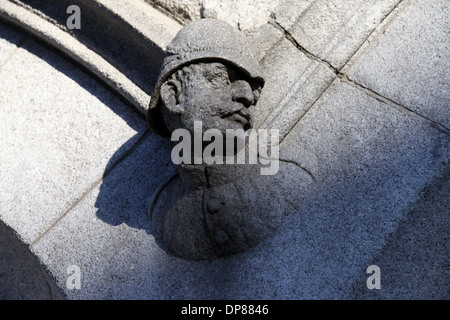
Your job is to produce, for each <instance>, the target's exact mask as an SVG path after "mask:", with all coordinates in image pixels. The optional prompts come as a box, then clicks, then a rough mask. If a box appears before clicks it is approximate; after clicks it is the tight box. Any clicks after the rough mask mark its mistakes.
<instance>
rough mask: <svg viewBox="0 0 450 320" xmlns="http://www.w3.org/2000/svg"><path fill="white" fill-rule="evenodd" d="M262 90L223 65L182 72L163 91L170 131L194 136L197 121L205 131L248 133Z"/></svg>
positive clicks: (167, 83)
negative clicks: (179, 131) (191, 133)
mask: <svg viewBox="0 0 450 320" xmlns="http://www.w3.org/2000/svg"><path fill="white" fill-rule="evenodd" d="M259 92H260V89H259V88H256V87H254V88H253V87H252V84H251V82H250V81H249V80H248V79H246V76H245V75H244V74H243V73H242V72H240V71H239V70H238V69H236V68H233V67H230V66H225V65H224V64H222V63H218V62H213V63H199V64H193V65H190V66H188V67H185V68H183V69H182V70H179V71H178V72H177V73H176V74H175V75H174V76H173V77H172V79H170V80H168V81H167V82H166V83H164V85H163V86H162V87H161V99H162V102H163V104H164V107H165V108H163V115H164V120H165V122H166V125H167V127H168V128H169V130H170V131H173V130H175V129H178V128H185V129H188V130H189V131H191V132H193V128H194V121H202V126H203V130H204V131H206V130H208V129H219V130H220V131H222V132H223V133H225V130H226V129H243V130H247V129H249V128H251V127H252V113H253V109H254V106H255V104H256V102H257V100H258V98H259Z"/></svg>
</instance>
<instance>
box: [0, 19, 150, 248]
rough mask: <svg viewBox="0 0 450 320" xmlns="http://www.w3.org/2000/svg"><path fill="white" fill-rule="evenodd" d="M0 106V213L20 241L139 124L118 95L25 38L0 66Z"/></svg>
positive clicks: (39, 228) (49, 218)
mask: <svg viewBox="0 0 450 320" xmlns="http://www.w3.org/2000/svg"><path fill="white" fill-rule="evenodd" d="M2 30H3V27H2ZM87 90H89V91H87ZM0 106H1V108H0V119H1V121H2V125H1V127H0V136H1V137H2V139H1V141H0V146H1V147H0V187H1V189H2V190H7V192H2V194H1V196H0V201H1V209H0V210H1V211H0V217H1V219H2V220H3V221H5V222H6V223H7V224H9V225H10V226H12V227H13V228H14V229H15V230H16V231H17V232H18V233H19V234H20V235H21V236H22V238H23V239H24V241H25V242H27V243H31V242H32V241H34V240H35V239H36V237H38V236H39V235H40V234H41V233H42V232H44V231H45V230H46V229H47V228H48V227H50V226H51V225H52V223H53V222H54V221H55V220H56V219H58V217H59V216H60V215H62V214H64V212H65V211H66V210H68V208H70V206H71V205H72V203H73V202H74V201H76V200H77V199H78V198H79V197H80V195H81V194H82V193H83V192H84V191H85V190H86V189H88V188H89V187H90V186H91V185H92V184H93V183H94V182H96V181H98V180H100V179H101V177H102V174H103V171H104V169H105V166H106V164H107V162H108V160H109V159H110V158H111V156H112V155H113V153H114V152H115V150H116V149H117V148H118V147H119V146H121V145H122V144H123V143H124V142H125V141H128V140H129V139H130V138H131V137H133V136H134V140H132V141H136V140H137V139H138V138H139V136H140V134H139V133H137V131H139V130H142V129H143V128H144V124H142V122H141V121H139V120H138V119H139V117H138V116H137V115H136V114H135V113H134V112H133V111H131V109H130V108H129V107H128V106H126V105H125V104H124V103H123V102H122V101H121V100H120V99H119V98H118V97H116V96H115V95H114V94H112V93H111V92H109V91H108V90H106V89H105V88H104V87H103V86H102V85H101V84H100V83H98V82H97V81H96V80H94V79H93V78H92V77H90V76H89V75H88V74H87V73H85V72H83V71H81V70H80V69H78V68H77V67H75V66H74V65H73V64H71V63H70V62H68V61H67V60H65V59H63V58H61V57H60V56H58V55H56V54H55V53H54V52H52V51H49V50H48V49H47V48H45V47H42V46H41V45H39V44H37V43H35V42H34V41H32V40H26V41H25V42H24V43H23V44H22V46H21V48H20V49H19V50H17V51H16V52H15V54H14V55H13V56H12V57H11V58H10V59H9V60H8V62H7V63H6V64H4V65H3V66H2V68H1V69H0ZM131 145H132V143H131V144H130V146H129V147H131ZM120 156H121V155H120V154H118V155H117V157H118V158H120ZM118 158H116V160H117V159H118Z"/></svg>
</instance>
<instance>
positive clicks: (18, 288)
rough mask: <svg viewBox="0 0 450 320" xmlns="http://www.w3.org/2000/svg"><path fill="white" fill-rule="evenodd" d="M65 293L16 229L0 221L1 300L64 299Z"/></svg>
mask: <svg viewBox="0 0 450 320" xmlns="http://www.w3.org/2000/svg"><path fill="white" fill-rule="evenodd" d="M62 299H65V297H64V294H63V293H62V291H61V290H60V289H59V288H58V286H57V285H56V281H55V280H54V279H53V278H52V277H51V276H50V275H49V273H47V271H46V270H45V268H44V267H43V266H42V265H41V264H40V263H39V260H38V259H37V258H36V257H35V256H34V254H33V253H32V252H31V251H30V250H29V249H28V246H27V245H26V244H25V243H23V242H22V241H21V240H20V239H19V237H18V235H17V234H16V232H15V231H14V230H13V229H11V228H10V227H8V226H7V225H6V224H4V223H3V222H2V221H0V300H62Z"/></svg>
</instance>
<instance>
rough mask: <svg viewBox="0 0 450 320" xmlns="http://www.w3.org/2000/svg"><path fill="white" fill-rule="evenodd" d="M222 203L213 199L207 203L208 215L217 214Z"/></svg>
mask: <svg viewBox="0 0 450 320" xmlns="http://www.w3.org/2000/svg"><path fill="white" fill-rule="evenodd" d="M221 205H222V203H221V201H220V200H219V199H216V198H213V199H211V200H209V201H208V205H207V209H208V212H209V213H210V214H216V213H217V212H219V210H220V207H221Z"/></svg>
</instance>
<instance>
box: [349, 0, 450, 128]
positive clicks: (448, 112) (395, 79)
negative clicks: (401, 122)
mask: <svg viewBox="0 0 450 320" xmlns="http://www.w3.org/2000/svg"><path fill="white" fill-rule="evenodd" d="M449 12H450V6H449V3H448V1H439V0H437V1H422V0H414V1H410V3H409V5H408V6H406V8H405V9H404V10H403V11H402V12H401V13H400V14H399V15H398V17H397V18H396V19H395V20H394V21H393V22H392V23H391V24H390V25H389V26H388V27H387V29H386V31H385V33H384V34H383V36H381V37H379V39H378V40H377V41H376V42H375V43H374V44H373V45H372V46H371V47H370V48H369V49H368V50H366V51H365V52H363V55H362V56H361V57H360V59H359V60H357V62H356V63H355V64H354V65H352V68H351V69H350V70H349V71H348V73H349V77H350V78H351V79H354V80H355V81H357V82H358V83H360V84H362V85H364V86H365V87H368V88H370V89H371V90H374V91H376V92H377V93H379V94H381V95H383V96H385V97H387V98H389V99H391V100H393V101H395V102H396V103H399V104H401V105H403V106H405V107H407V108H409V109H411V110H413V111H415V112H418V113H419V114H421V115H423V116H424V117H427V118H429V119H431V120H433V121H435V122H437V123H439V124H441V125H443V126H445V127H446V128H450V108H449V106H450V98H449V97H450V95H449V92H450V76H449V73H448V71H447V70H449V68H450V40H449V37H448V30H449V27H450V18H449V16H450V15H449Z"/></svg>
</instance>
